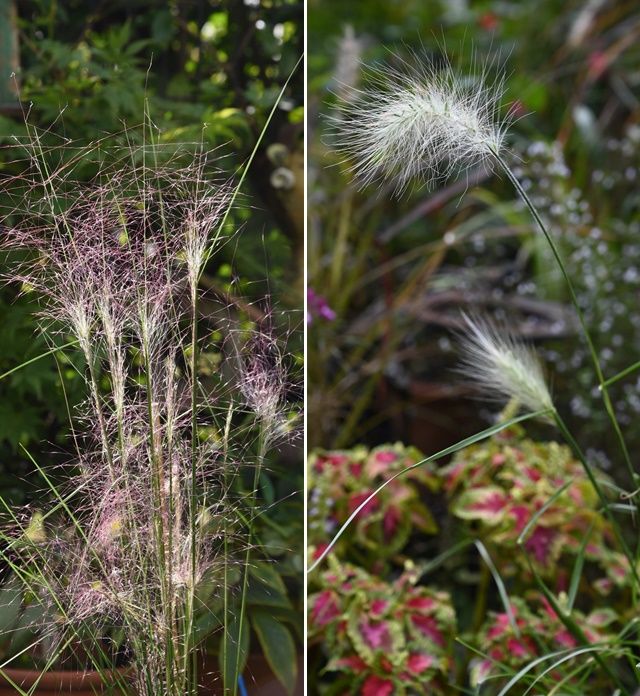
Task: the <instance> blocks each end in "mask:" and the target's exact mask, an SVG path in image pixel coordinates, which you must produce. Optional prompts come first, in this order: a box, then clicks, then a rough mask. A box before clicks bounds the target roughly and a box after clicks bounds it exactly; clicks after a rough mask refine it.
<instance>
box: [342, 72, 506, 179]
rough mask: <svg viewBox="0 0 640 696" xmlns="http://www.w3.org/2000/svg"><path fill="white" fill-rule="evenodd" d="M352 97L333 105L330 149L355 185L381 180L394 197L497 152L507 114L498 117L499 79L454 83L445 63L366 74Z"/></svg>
mask: <svg viewBox="0 0 640 696" xmlns="http://www.w3.org/2000/svg"><path fill="white" fill-rule="evenodd" d="M368 78H369V80H368V86H367V87H366V88H365V89H364V90H362V91H360V92H359V97H360V98H359V99H356V100H352V99H350V100H349V101H346V102H343V103H341V104H339V105H338V110H339V115H338V116H337V117H335V118H333V119H331V120H332V121H333V124H334V129H335V132H336V136H337V141H338V147H339V148H340V149H342V150H343V151H344V152H345V153H346V154H347V155H348V156H349V157H350V159H351V160H352V161H351V168H352V170H353V172H354V174H355V176H356V178H357V179H358V180H359V181H360V182H361V183H362V185H365V184H368V183H371V182H372V181H375V180H376V179H389V180H392V181H394V182H395V183H396V192H397V193H401V192H402V191H403V190H404V189H405V188H406V187H407V186H408V185H409V184H410V183H411V182H412V181H414V180H417V181H422V182H423V183H426V184H427V185H429V184H431V183H433V182H434V181H436V180H438V179H442V178H446V177H448V176H449V175H450V174H452V173H453V172H454V171H456V170H458V169H464V168H468V167H471V166H473V165H477V164H480V163H482V162H486V163H487V164H488V165H489V166H490V165H491V156H492V153H496V152H499V151H500V150H501V149H502V147H503V141H504V135H505V132H506V129H507V127H508V125H509V121H510V118H509V114H507V115H506V116H505V117H504V118H500V111H501V100H502V96H503V91H504V90H503V81H502V79H498V80H497V81H495V82H493V83H489V82H488V81H487V79H486V76H485V73H484V72H481V73H480V74H478V75H474V76H471V77H461V76H459V75H458V74H456V72H455V71H454V70H453V68H452V67H451V65H450V64H448V63H446V64H445V65H444V66H443V67H442V68H438V69H437V68H435V67H433V66H432V65H430V64H426V65H422V66H420V67H414V66H408V65H407V64H405V66H404V69H402V70H398V69H393V68H391V67H383V68H378V69H375V70H371V71H369V74H368Z"/></svg>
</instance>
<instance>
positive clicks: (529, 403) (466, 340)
mask: <svg viewBox="0 0 640 696" xmlns="http://www.w3.org/2000/svg"><path fill="white" fill-rule="evenodd" d="M464 320H465V323H466V328H467V331H466V333H465V334H464V336H463V339H462V350H463V354H464V358H463V366H462V368H461V371H462V372H463V374H464V375H465V376H467V377H468V378H470V379H472V380H473V381H475V382H476V383H477V384H478V385H479V386H480V387H481V388H482V389H483V390H484V392H485V393H486V394H488V395H489V397H492V398H495V397H505V398H507V399H514V400H515V401H517V402H518V403H519V404H521V405H522V406H523V407H524V408H526V409H528V410H530V411H532V412H535V411H553V410H554V406H553V400H552V399H551V394H550V392H549V388H548V386H547V383H546V380H545V376H544V372H543V369H542V365H541V363H540V360H539V359H538V356H537V355H536V353H535V352H534V351H533V350H532V349H531V348H530V347H529V346H527V345H524V344H523V343H521V342H519V341H518V339H517V338H515V337H514V336H513V335H512V334H511V333H509V331H508V330H506V329H505V330H504V331H502V330H500V329H498V327H497V326H496V325H495V324H493V323H492V322H491V321H489V320H488V319H478V318H475V317H474V318H471V317H469V316H467V315H464Z"/></svg>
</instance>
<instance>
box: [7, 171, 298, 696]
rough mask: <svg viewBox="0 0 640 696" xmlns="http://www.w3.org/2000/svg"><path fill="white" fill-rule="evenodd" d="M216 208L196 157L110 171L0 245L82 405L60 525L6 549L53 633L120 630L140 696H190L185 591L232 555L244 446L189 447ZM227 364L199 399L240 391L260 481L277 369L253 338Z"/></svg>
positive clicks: (264, 344) (219, 190) (279, 395)
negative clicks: (27, 577)
mask: <svg viewBox="0 0 640 696" xmlns="http://www.w3.org/2000/svg"><path fill="white" fill-rule="evenodd" d="M65 183H68V182H65ZM54 185H55V184H54ZM34 186H35V184H34ZM229 201H230V189H229V187H228V186H226V185H224V184H222V185H220V184H216V183H214V182H212V181H209V180H207V178H206V177H205V176H204V164H203V162H200V161H199V160H197V159H196V160H195V162H194V164H192V165H190V166H187V167H184V168H170V169H168V170H166V171H162V170H158V169H153V170H150V169H141V168H136V167H134V168H133V169H132V168H127V169H126V170H125V171H112V170H109V171H103V172H101V174H100V176H99V178H97V179H96V183H94V184H93V185H88V186H82V187H78V188H75V189H73V190H72V192H71V193H69V194H65V193H63V194H61V197H60V200H58V199H56V200H54V202H53V203H51V202H49V205H48V206H47V205H45V203H43V204H42V209H41V210H39V211H37V212H36V214H35V215H33V214H32V215H25V216H24V217H25V222H24V223H22V224H19V225H15V226H12V227H10V228H9V229H8V230H7V231H6V232H5V233H3V239H2V247H3V248H4V249H7V250H19V251H21V252H24V251H27V252H28V254H27V256H26V259H24V258H23V260H22V261H21V262H19V263H18V264H17V265H16V266H15V267H14V269H13V270H11V271H10V272H9V273H7V274H6V275H5V280H6V281H7V282H12V283H18V284H20V286H21V288H22V290H23V292H35V293H37V294H38V296H39V298H40V299H41V318H42V327H43V330H44V331H45V332H48V333H49V334H50V335H51V334H52V333H64V334H68V333H70V334H72V336H74V337H75V339H76V340H77V343H78V346H79V348H80V351H81V353H82V355H83V357H84V361H85V363H86V369H85V373H84V376H85V379H86V382H87V388H88V393H89V398H88V400H87V402H86V404H85V405H84V407H83V413H82V414H81V415H80V419H79V423H80V429H79V431H77V432H76V441H77V443H78V447H79V451H78V455H77V457H76V458H75V459H74V460H72V461H71V462H70V463H69V471H71V472H73V473H72V474H71V475H68V476H67V483H66V485H65V486H64V487H61V488H59V489H57V488H53V491H54V493H55V495H56V500H57V501H59V500H65V501H66V500H67V499H68V500H69V501H71V502H69V503H68V506H67V503H65V505H63V506H61V507H62V508H63V509H65V510H66V511H67V513H68V514H67V515H66V517H67V518H68V520H67V521H68V526H67V527H66V528H64V529H58V530H57V531H55V530H47V534H46V535H45V538H43V539H39V540H38V541H37V543H32V544H29V545H28V546H27V547H26V548H22V547H21V548H20V549H18V548H17V547H16V552H15V553H16V560H17V559H20V560H21V561H23V562H26V563H27V564H31V565H34V566H36V567H38V568H39V569H40V571H39V588H38V592H39V593H40V595H41V596H42V602H43V603H49V604H50V605H52V606H53V607H54V608H57V609H59V613H60V621H59V625H57V626H56V627H55V630H56V631H58V630H59V628H60V625H63V626H66V627H68V628H69V629H71V630H76V627H77V626H78V625H84V624H87V623H88V624H90V625H91V626H93V627H94V628H93V634H92V635H93V638H94V639H95V640H96V641H97V643H98V644H99V645H103V644H104V640H103V638H104V637H105V635H106V634H105V633H104V632H105V631H107V627H108V626H115V627H119V628H121V629H122V630H123V631H124V634H125V648H126V652H127V654H128V655H129V656H130V659H131V661H132V663H133V665H134V666H135V673H136V688H137V689H138V693H140V694H144V695H145V696H158V694H160V693H162V694H170V695H171V696H184V694H185V693H187V690H189V691H188V693H193V691H192V688H193V685H192V684H191V683H190V681H189V679H190V673H189V671H190V669H191V659H190V657H189V655H190V654H191V653H192V652H193V650H194V648H195V645H194V637H193V635H192V627H193V621H194V612H195V611H196V610H198V609H204V610H207V609H206V606H203V605H202V602H203V600H202V599H201V598H200V597H199V595H198V594H197V590H198V587H199V586H200V585H201V584H202V583H203V581H205V580H206V581H207V584H208V585H211V586H212V587H213V588H214V593H220V592H221V591H222V587H221V585H222V583H223V577H225V575H224V574H223V568H224V567H225V565H226V564H228V563H229V562H230V558H229V557H228V555H227V549H233V547H234V545H235V546H236V549H237V546H238V543H239V542H241V541H242V536H241V532H240V531H239V529H238V524H237V521H236V516H235V515H234V509H233V505H232V504H231V503H230V502H229V501H230V496H229V490H228V486H229V478H228V476H227V470H228V468H229V467H233V466H234V464H233V462H234V461H235V460H236V459H237V460H238V461H240V460H241V459H242V461H243V462H244V461H245V460H246V459H247V457H248V447H249V446H248V445H247V444H246V443H245V444H242V443H241V442H239V443H236V442H234V441H233V438H234V436H235V433H234V432H231V434H229V428H227V430H226V432H227V434H226V435H225V439H224V441H222V442H220V443H214V444H211V443H209V442H201V441H199V440H198V437H197V430H195V429H194V428H193V424H194V418H195V419H198V418H199V412H200V410H202V411H204V409H201V407H200V406H199V402H200V401H201V394H200V391H201V389H199V385H198V384H197V381H196V380H197V375H194V374H193V370H192V369H190V368H189V367H187V364H188V362H189V358H188V355H189V351H193V350H194V349H195V347H194V346H193V345H191V343H190V340H191V338H192V336H195V335H196V331H195V329H194V328H193V322H197V316H195V314H194V312H195V309H196V304H197V298H198V279H199V277H200V275H201V273H202V270H203V266H204V264H205V262H206V260H207V257H208V254H209V253H210V251H211V249H212V246H211V245H212V244H217V243H220V241H221V240H219V239H218V238H217V237H218V232H219V226H220V223H221V221H222V219H223V215H224V213H225V211H226V208H227V206H228V205H229ZM235 364H236V365H237V366H238V368H239V376H238V378H237V379H236V380H233V379H231V380H230V381H229V382H228V383H227V384H226V385H225V384H224V383H223V384H222V385H221V389H222V392H223V393H220V394H215V395H212V397H211V398H212V400H213V401H214V402H215V401H216V400H217V401H220V402H221V403H223V402H224V399H225V398H226V395H225V394H224V390H225V389H229V390H234V389H235V390H239V391H240V394H241V396H242V399H238V398H235V399H232V400H231V403H233V402H234V401H235V403H237V402H238V401H240V400H244V401H245V403H246V404H247V405H248V406H249V408H250V409H251V410H253V411H254V413H255V420H256V423H258V424H259V428H260V430H261V432H262V438H261V439H262V444H261V452H260V454H259V459H260V461H259V463H258V468H259V466H260V465H261V460H262V457H263V456H264V451H265V449H266V446H267V444H268V443H271V442H272V441H273V439H274V438H275V437H276V436H277V435H278V434H279V433H280V432H282V431H283V428H282V418H283V416H282V409H283V394H284V384H285V382H284V367H283V360H282V356H281V355H280V352H279V350H278V347H277V344H276V343H275V341H274V340H273V339H272V338H270V337H269V336H268V335H266V334H262V333H257V334H256V335H255V337H254V338H252V339H250V340H249V341H248V342H247V343H246V345H245V347H244V348H243V349H242V350H241V351H240V352H239V354H238V355H237V356H236V358H235ZM105 382H106V383H108V388H107V389H105ZM193 394H196V395H197V397H198V398H197V400H193V401H192V396H193ZM202 398H205V399H206V398H207V395H206V394H205V395H204V396H203V397H202ZM206 405H207V404H203V406H206ZM194 406H195V408H196V409H197V411H196V413H195V414H194V413H193V408H194ZM76 430H77V429H76ZM222 430H223V431H224V428H223V429H222ZM236 452H237V455H236ZM65 496H66V497H65ZM212 501H215V502H212ZM19 527H20V531H21V532H22V533H24V530H25V529H26V522H25V523H22V524H21V525H19ZM233 535H240V538H239V539H237V540H234V538H233ZM246 544H247V548H248V547H249V546H250V544H251V533H249V536H248V540H247V541H246ZM225 591H226V589H225ZM96 626H99V627H100V628H95V627H96ZM51 631H53V628H51ZM107 634H108V631H107Z"/></svg>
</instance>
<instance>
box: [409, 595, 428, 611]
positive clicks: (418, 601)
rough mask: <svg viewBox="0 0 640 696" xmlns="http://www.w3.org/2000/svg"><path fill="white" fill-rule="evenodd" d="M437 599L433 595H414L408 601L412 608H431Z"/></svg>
mask: <svg viewBox="0 0 640 696" xmlns="http://www.w3.org/2000/svg"><path fill="white" fill-rule="evenodd" d="M434 604H435V601H434V600H433V599H431V597H412V598H411V599H410V600H408V601H407V606H408V607H409V608H410V609H431V608H432V607H433V606H434Z"/></svg>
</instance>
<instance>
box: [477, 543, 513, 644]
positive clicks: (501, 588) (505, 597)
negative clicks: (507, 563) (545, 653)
mask: <svg viewBox="0 0 640 696" xmlns="http://www.w3.org/2000/svg"><path fill="white" fill-rule="evenodd" d="M475 546H476V548H477V549H478V552H479V553H480V555H481V556H482V560H483V561H484V562H485V563H486V564H487V567H488V568H489V570H490V571H491V575H492V576H493V580H494V582H495V583H496V587H497V588H498V594H499V595H500V600H501V601H502V604H503V606H504V610H505V611H506V612H507V616H508V617H509V623H510V624H511V627H512V628H513V632H514V633H515V634H516V635H517V636H518V638H519V637H520V629H519V628H518V623H517V622H516V617H515V616H514V614H513V609H512V608H511V601H510V600H509V594H508V592H507V588H506V587H505V584H504V581H503V580H502V578H501V577H500V573H499V572H498V569H497V568H496V566H495V564H494V562H493V559H492V558H491V556H490V554H489V552H488V551H487V547H486V546H485V545H484V544H483V543H482V542H481V541H480V540H479V539H478V540H476V542H475Z"/></svg>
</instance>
